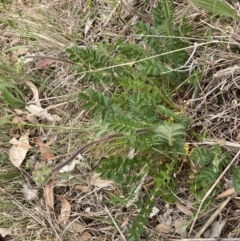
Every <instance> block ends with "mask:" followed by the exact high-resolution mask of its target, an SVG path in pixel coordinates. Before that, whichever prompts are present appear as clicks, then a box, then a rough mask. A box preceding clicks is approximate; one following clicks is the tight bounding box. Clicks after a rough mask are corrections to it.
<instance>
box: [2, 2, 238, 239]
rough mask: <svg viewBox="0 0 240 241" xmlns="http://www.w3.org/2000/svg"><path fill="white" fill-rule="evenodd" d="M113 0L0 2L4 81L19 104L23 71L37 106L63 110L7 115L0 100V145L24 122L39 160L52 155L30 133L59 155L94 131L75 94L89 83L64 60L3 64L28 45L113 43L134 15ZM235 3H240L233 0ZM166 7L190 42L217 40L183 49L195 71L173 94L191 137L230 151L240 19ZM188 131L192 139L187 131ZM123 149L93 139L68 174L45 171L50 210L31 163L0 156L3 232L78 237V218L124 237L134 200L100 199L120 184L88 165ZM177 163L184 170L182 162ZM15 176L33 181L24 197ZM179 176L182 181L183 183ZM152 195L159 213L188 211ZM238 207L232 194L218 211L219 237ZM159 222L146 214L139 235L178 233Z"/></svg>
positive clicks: (56, 47)
mask: <svg viewBox="0 0 240 241" xmlns="http://www.w3.org/2000/svg"><path fill="white" fill-rule="evenodd" d="M133 2H134V1H133ZM156 2H157V1H140V3H139V4H138V5H136V7H137V8H138V9H141V10H142V11H143V12H145V13H149V12H150V10H151V9H152V7H153V6H155V5H156ZM3 6H5V7H3ZM120 6H121V4H120V1H107V0H106V1H91V0H90V1H77V0H71V1H67V0H64V1H63V0H54V1H51V2H49V1H44V0H42V1H41V0H35V1H34V0H28V1H22V0H15V1H12V2H11V3H8V4H7V3H6V4H4V5H2V6H0V20H1V23H0V29H1V30H2V35H1V36H0V46H1V49H0V51H1V54H0V55H1V57H2V58H3V59H4V61H5V62H6V63H8V64H9V70H5V71H4V72H3V71H1V72H0V74H7V75H9V76H10V77H12V79H11V83H13V84H15V85H17V86H18V87H19V89H21V90H22V91H23V92H24V96H25V101H26V102H27V103H28V104H30V103H34V101H33V96H32V92H31V91H30V89H29V88H28V87H27V86H26V85H24V82H23V80H24V79H28V80H30V81H32V82H33V83H34V84H35V85H36V86H37V88H38V92H39V95H40V102H41V105H42V107H44V108H49V107H52V106H56V105H57V107H55V108H52V109H51V113H52V114H57V115H59V116H61V118H62V119H61V122H59V123H57V122H56V123H53V124H49V123H47V122H44V121H43V122H42V121H39V122H37V123H34V124H31V123H25V124H24V123H21V124H14V123H12V118H13V116H14V114H15V111H14V109H12V108H10V107H9V106H7V105H6V103H3V101H1V100H0V101H1V102H0V112H1V119H0V124H2V127H1V133H2V135H1V140H0V141H1V147H0V148H1V153H5V154H7V153H8V150H9V148H10V145H9V144H8V141H9V140H10V137H12V136H17V135H18V136H19V135H20V134H21V133H22V132H23V131H24V130H26V129H30V132H31V140H30V142H31V144H32V146H33V148H32V149H31V151H30V153H31V154H34V155H35V156H34V158H35V160H37V161H38V162H39V163H41V164H42V163H43V165H46V164H50V165H51V164H53V163H51V161H48V163H47V162H46V161H45V160H43V158H41V157H40V153H39V150H38V148H37V147H36V146H35V144H34V142H33V138H34V137H36V136H37V137H40V138H42V139H43V140H44V141H46V142H49V141H50V142H51V143H52V144H51V150H52V151H53V152H54V154H55V156H56V157H57V158H56V159H55V160H54V162H55V161H56V162H58V161H61V160H64V159H65V158H66V157H68V156H69V155H70V154H71V153H73V152H74V151H75V150H76V149H77V148H78V147H79V146H81V145H82V144H84V143H85V142H86V141H88V140H94V139H95V136H94V133H95V129H94V128H92V129H91V126H90V124H89V121H88V120H89V116H88V113H87V112H84V111H82V109H81V105H80V103H79V100H78V98H77V95H78V94H79V92H82V91H84V90H86V89H87V88H88V87H89V83H84V81H83V79H84V76H77V75H75V73H74V72H73V71H70V70H71V65H70V64H68V63H64V62H61V61H60V62H55V63H53V64H52V65H51V66H50V67H49V68H44V69H36V68H35V63H34V62H35V61H36V60H35V59H34V60H31V61H30V62H28V63H26V64H25V66H24V68H25V73H24V75H22V76H21V78H20V79H19V76H18V75H17V74H14V73H13V72H12V71H11V66H12V67H13V66H14V65H15V64H16V63H17V60H18V58H19V57H21V56H27V55H35V54H36V55H45V56H52V57H57V58H61V59H67V56H66V55H65V49H66V48H68V47H70V46H73V45H79V46H89V45H94V43H95V42H98V41H100V40H104V41H106V42H112V43H113V42H116V40H117V39H118V38H122V39H125V40H126V41H135V39H134V38H133V34H134V33H133V31H132V30H131V24H134V21H136V16H132V15H130V14H129V13H128V12H127V11H124V10H123V11H121V7H120ZM235 7H236V9H237V11H240V9H238V5H237V4H236V6H235ZM175 10H176V21H178V22H181V21H182V18H183V17H187V18H188V20H189V21H190V22H191V23H192V26H193V32H194V34H195V36H193V37H194V38H195V37H196V38H198V39H199V40H189V41H191V43H192V45H194V42H195V43H197V42H198V43H201V42H203V41H206V42H208V41H209V42H210V41H211V40H212V39H214V40H220V42H219V44H209V45H206V47H199V48H197V49H196V52H191V53H189V55H191V54H192V56H191V58H190V61H189V63H188V66H189V73H190V74H191V69H193V68H195V69H198V71H199V73H200V72H201V78H199V79H198V83H197V85H196V87H195V88H193V87H192V86H191V87H189V89H186V91H185V93H184V97H181V98H178V103H182V105H183V106H184V108H185V110H186V113H187V114H188V115H189V116H190V117H191V118H192V119H193V125H192V128H193V129H194V130H195V131H196V132H197V133H198V134H199V136H198V137H203V136H204V137H206V140H205V141H206V143H208V144H209V143H220V144H221V145H222V147H223V148H225V149H226V150H230V151H231V153H232V155H233V156H234V155H235V154H236V153H237V150H238V149H239V146H238V145H236V144H239V141H240V132H239V130H240V102H239V98H240V97H239V96H240V78H239V73H240V65H239V64H238V62H239V53H238V51H239V46H240V44H239V40H240V32H239V24H238V23H237V22H234V21H230V20H229V19H227V20H225V19H223V18H222V19H221V18H219V20H218V21H216V22H215V21H213V20H211V19H210V18H209V15H208V13H206V12H205V11H203V10H199V9H197V8H196V7H194V6H193V5H192V4H190V3H189V2H188V1H184V2H183V1H175ZM87 23H88V24H91V26H90V28H89V29H86V28H87V27H86V25H87ZM87 30H88V31H87ZM191 37H192V36H191ZM200 39H201V40H200ZM227 43H229V44H227ZM196 66H197V68H196ZM13 69H14V68H12V70H13ZM101 88H102V89H103V91H108V86H105V85H104V84H102V86H101ZM2 128H3V129H2ZM192 141H193V142H194V143H195V144H196V140H192ZM190 143H191V141H190ZM197 144H201V143H197ZM234 146H235V147H234ZM236 146H237V148H236ZM128 151H129V150H116V148H115V145H114V142H113V143H110V144H108V145H107V144H106V145H103V146H101V147H98V148H92V149H91V150H89V151H88V152H86V153H84V157H85V161H82V162H81V164H80V165H78V167H77V170H76V171H74V172H73V173H71V174H57V175H56V176H55V177H54V196H55V202H54V210H51V209H50V208H49V207H48V206H47V205H46V203H45V200H44V198H43V190H44V186H37V185H36V184H35V183H34V182H33V181H32V173H33V171H34V170H33V169H32V168H30V169H29V170H27V171H24V169H22V171H21V173H20V172H19V171H16V169H14V168H13V167H12V165H11V164H10V163H9V162H8V160H6V159H4V160H2V161H1V163H0V164H1V171H0V174H1V175H0V182H1V183H0V184H1V188H0V193H1V197H0V202H1V207H0V212H1V218H0V228H7V229H9V228H10V235H8V236H7V237H6V240H84V239H80V236H81V235H82V233H83V232H84V231H83V228H82V227H84V229H85V231H86V232H87V233H89V234H90V235H91V237H92V240H124V237H126V232H127V229H128V227H129V226H130V225H131V221H132V220H133V219H134V217H135V216H136V214H137V212H138V209H137V207H133V208H132V209H130V210H128V209H125V208H124V207H122V206H116V205H114V204H111V203H108V201H109V194H115V195H116V196H121V195H122V193H121V190H119V189H118V188H117V187H116V186H114V185H113V184H108V185H107V186H106V187H94V184H92V185H91V180H92V176H93V170H94V168H95V167H96V166H97V164H98V161H99V160H100V159H101V158H102V157H104V156H108V154H109V153H111V154H113V153H119V152H121V153H124V155H125V154H126V155H127V153H128ZM2 156H3V155H1V157H2ZM181 171H182V172H184V168H183V169H182V170H181ZM183 175H184V174H183ZM226 178H227V176H226ZM23 183H28V184H29V186H30V187H31V188H32V189H34V190H37V191H38V196H37V197H36V198H35V199H34V200H31V201H27V200H26V198H25V197H24V195H23V193H22V191H21V189H22V184H23ZM149 183H150V181H149ZM184 185H186V183H183V186H184ZM76 187H78V188H76ZM84 187H85V188H87V187H88V190H87V191H86V190H85V191H84V190H83V188H84ZM145 188H146V189H147V188H148V186H146V187H145ZM61 196H64V197H65V198H66V199H67V200H68V202H69V203H70V205H71V217H70V220H71V221H72V222H74V221H78V224H79V225H80V227H78V228H79V229H78V230H77V231H76V232H71V231H70V228H69V226H64V227H63V226H61V225H59V224H58V215H59V214H60V211H61V202H60V197H61ZM179 200H180V202H182V203H183V204H184V205H186V206H187V207H188V208H192V210H193V211H196V207H194V206H193V204H194V203H193V200H192V197H188V196H187V195H183V196H182V197H181V198H179ZM155 201H156V206H157V207H158V208H159V209H160V213H161V214H164V213H165V212H166V210H169V209H172V215H175V216H177V217H178V218H180V217H181V218H183V219H185V220H188V219H189V217H187V216H186V215H183V213H182V212H181V211H179V209H178V208H177V207H176V206H175V205H171V206H170V208H169V207H168V206H165V203H163V202H162V201H161V200H155ZM218 205H219V202H214V201H213V202H212V204H211V207H210V208H212V209H211V210H212V211H213V210H216V209H217V208H218V207H219V206H218ZM238 209H239V202H238V200H234V201H232V202H230V203H229V204H227V206H226V208H225V209H224V210H223V212H222V216H223V219H224V220H225V219H227V220H228V222H227V224H226V226H225V228H224V231H223V233H222V237H229V238H234V237H239V230H240V227H239V224H238V218H239V217H238V215H237V214H236V210H238ZM209 216H211V214H210V213H208V212H207V211H206V212H205V213H203V214H202V215H201V216H200V217H199V219H198V222H197V225H196V227H194V228H195V229H196V230H198V229H199V227H200V226H201V225H202V223H203V222H206V220H207V219H208V218H209ZM175 218H176V217H175ZM176 219H177V218H176ZM158 222H159V217H158V216H155V217H154V218H152V219H151V220H150V224H149V225H148V226H147V227H145V229H146V232H145V237H144V238H146V239H142V240H147V239H148V240H159V237H161V238H179V237H180V235H179V234H176V233H175V234H172V233H165V234H164V233H161V234H159V233H158V232H157V231H155V227H156V225H157V223H158ZM69 225H70V224H69ZM81 225H82V226H81ZM119 230H120V232H119Z"/></svg>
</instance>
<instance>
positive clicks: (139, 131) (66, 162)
mask: <svg viewBox="0 0 240 241" xmlns="http://www.w3.org/2000/svg"><path fill="white" fill-rule="evenodd" d="M149 131H150V129H148V128H145V129H140V130H137V131H136V134H142V133H145V132H149ZM119 137H124V134H123V133H116V134H112V135H108V136H103V137H101V138H99V139H98V140H96V141H92V142H89V143H87V144H85V145H83V146H81V147H80V148H79V149H78V150H77V151H76V152H74V153H73V154H72V155H71V156H70V157H69V158H68V159H67V160H66V161H64V162H62V163H60V164H58V165H56V166H55V167H53V169H52V172H56V171H59V170H60V169H61V168H63V167H64V166H66V165H68V164H69V163H70V162H71V161H73V160H74V159H75V158H76V157H77V156H78V155H79V154H81V153H83V152H84V151H85V150H86V149H87V148H88V147H90V146H93V145H95V144H99V143H101V142H105V141H110V140H112V139H116V138H119Z"/></svg>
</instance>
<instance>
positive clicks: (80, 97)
mask: <svg viewBox="0 0 240 241" xmlns="http://www.w3.org/2000/svg"><path fill="white" fill-rule="evenodd" d="M78 98H79V99H82V100H85V101H89V100H90V98H89V96H88V95H86V94H84V93H79V94H78Z"/></svg>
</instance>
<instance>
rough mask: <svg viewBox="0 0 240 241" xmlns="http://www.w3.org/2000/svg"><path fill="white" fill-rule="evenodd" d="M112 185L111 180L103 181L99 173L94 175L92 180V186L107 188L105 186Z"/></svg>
mask: <svg viewBox="0 0 240 241" xmlns="http://www.w3.org/2000/svg"><path fill="white" fill-rule="evenodd" d="M111 183H112V181H111V180H107V179H106V180H103V179H102V178H101V177H100V174H99V173H93V175H92V177H91V180H90V184H91V185H93V186H96V187H105V186H109V185H110V184H111Z"/></svg>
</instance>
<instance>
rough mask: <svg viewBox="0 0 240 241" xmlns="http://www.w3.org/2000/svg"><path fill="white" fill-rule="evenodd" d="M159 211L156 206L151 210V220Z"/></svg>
mask: <svg viewBox="0 0 240 241" xmlns="http://www.w3.org/2000/svg"><path fill="white" fill-rule="evenodd" d="M159 211H160V210H159V209H158V208H157V207H156V206H154V207H153V208H152V212H151V213H150V216H149V217H150V218H152V217H154V216H156V215H157V214H158V213H159Z"/></svg>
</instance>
